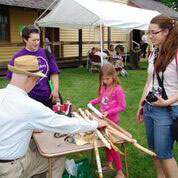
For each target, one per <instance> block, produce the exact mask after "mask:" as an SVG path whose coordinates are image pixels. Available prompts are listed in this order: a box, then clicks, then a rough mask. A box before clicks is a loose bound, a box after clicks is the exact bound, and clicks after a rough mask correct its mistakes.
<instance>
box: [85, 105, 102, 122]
mask: <svg viewBox="0 0 178 178" xmlns="http://www.w3.org/2000/svg"><path fill="white" fill-rule="evenodd" d="M87 107H88V108H89V109H91V110H92V111H93V112H94V113H95V114H96V115H97V116H98V117H100V118H101V119H102V118H103V115H102V114H101V113H100V112H99V111H98V110H97V109H96V108H95V107H94V106H92V104H90V103H89V104H88V105H87Z"/></svg>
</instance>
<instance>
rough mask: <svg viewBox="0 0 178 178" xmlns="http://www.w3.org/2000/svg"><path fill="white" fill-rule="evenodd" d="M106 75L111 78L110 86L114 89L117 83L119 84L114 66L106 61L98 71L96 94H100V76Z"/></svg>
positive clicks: (101, 84)
mask: <svg viewBox="0 0 178 178" xmlns="http://www.w3.org/2000/svg"><path fill="white" fill-rule="evenodd" d="M104 75H106V76H110V77H112V78H113V84H112V88H113V89H114V88H115V87H116V86H117V85H121V83H120V81H119V79H118V73H117V72H116V70H115V68H114V66H113V65H112V64H111V63H107V64H104V65H103V66H102V67H101V68H100V73H99V88H98V95H99V96H100V92H101V87H102V86H103V82H102V77H103V76H104Z"/></svg>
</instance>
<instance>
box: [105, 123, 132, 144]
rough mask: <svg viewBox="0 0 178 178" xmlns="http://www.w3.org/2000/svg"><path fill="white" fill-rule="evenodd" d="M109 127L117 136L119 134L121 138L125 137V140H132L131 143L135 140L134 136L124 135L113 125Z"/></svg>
mask: <svg viewBox="0 0 178 178" xmlns="http://www.w3.org/2000/svg"><path fill="white" fill-rule="evenodd" d="M107 128H108V131H109V132H111V133H113V134H114V135H116V136H118V137H120V138H122V139H124V140H126V141H128V142H131V143H132V142H134V140H133V139H132V138H130V137H128V136H126V135H124V134H123V133H122V132H120V131H118V130H116V129H114V128H113V127H111V126H108V127H107Z"/></svg>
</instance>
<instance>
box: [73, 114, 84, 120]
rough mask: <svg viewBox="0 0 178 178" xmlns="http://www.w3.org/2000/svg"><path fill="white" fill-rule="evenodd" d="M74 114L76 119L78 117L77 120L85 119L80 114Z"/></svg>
mask: <svg viewBox="0 0 178 178" xmlns="http://www.w3.org/2000/svg"><path fill="white" fill-rule="evenodd" d="M72 114H73V115H74V117H76V118H79V119H83V117H82V116H80V114H78V113H77V112H72Z"/></svg>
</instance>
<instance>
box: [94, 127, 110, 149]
mask: <svg viewBox="0 0 178 178" xmlns="http://www.w3.org/2000/svg"><path fill="white" fill-rule="evenodd" d="M96 134H97V136H98V137H99V138H100V140H101V141H102V142H103V144H104V145H105V146H106V147H107V148H108V149H109V150H111V145H110V143H109V142H108V141H107V140H106V138H104V137H103V135H102V134H101V132H100V131H99V130H96Z"/></svg>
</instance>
